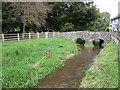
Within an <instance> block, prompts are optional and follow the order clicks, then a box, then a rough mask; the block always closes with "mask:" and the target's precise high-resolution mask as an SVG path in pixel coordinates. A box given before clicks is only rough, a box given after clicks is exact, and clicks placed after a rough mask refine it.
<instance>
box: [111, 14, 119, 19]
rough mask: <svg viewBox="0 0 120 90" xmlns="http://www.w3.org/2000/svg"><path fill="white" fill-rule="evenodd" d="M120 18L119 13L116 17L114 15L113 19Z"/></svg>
mask: <svg viewBox="0 0 120 90" xmlns="http://www.w3.org/2000/svg"><path fill="white" fill-rule="evenodd" d="M118 18H120V14H118V15H117V16H116V17H114V18H113V19H112V20H115V19H118Z"/></svg>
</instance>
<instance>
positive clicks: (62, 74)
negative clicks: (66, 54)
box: [38, 47, 100, 88]
mask: <svg viewBox="0 0 120 90" xmlns="http://www.w3.org/2000/svg"><path fill="white" fill-rule="evenodd" d="M99 51H100V47H94V48H85V47H84V48H83V50H82V53H81V54H78V55H76V56H74V57H73V58H72V59H71V60H69V61H68V62H67V63H66V64H65V66H64V67H63V68H62V69H61V70H58V71H57V72H55V73H53V74H51V75H48V76H47V77H46V78H45V79H44V80H43V81H42V82H41V83H40V85H39V86H38V87H39V88H77V87H79V85H80V82H81V79H82V78H83V77H84V75H85V71H86V70H88V69H89V68H90V66H91V65H93V63H94V62H95V60H96V59H97V56H98V54H99Z"/></svg>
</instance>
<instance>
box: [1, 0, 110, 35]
mask: <svg viewBox="0 0 120 90" xmlns="http://www.w3.org/2000/svg"><path fill="white" fill-rule="evenodd" d="M86 1H87V3H84V2H49V3H48V2H46V3H43V2H36V3H35V2H3V5H2V9H3V10H2V15H3V32H4V33H10V32H14V31H15V30H14V29H15V28H16V27H19V28H20V32H25V31H26V32H31V31H32V32H42V31H50V32H51V31H61V32H62V31H63V32H66V31H85V30H89V31H94V30H96V29H103V30H105V28H106V27H108V25H109V22H110V14H109V13H108V12H103V13H100V11H99V9H97V8H96V6H95V5H94V4H93V2H90V1H88V0H86Z"/></svg>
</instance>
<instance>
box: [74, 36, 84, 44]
mask: <svg viewBox="0 0 120 90" xmlns="http://www.w3.org/2000/svg"><path fill="white" fill-rule="evenodd" d="M76 43H78V44H82V45H84V44H85V40H84V39H82V38H77V40H76Z"/></svg>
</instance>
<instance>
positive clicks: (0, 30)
mask: <svg viewBox="0 0 120 90" xmlns="http://www.w3.org/2000/svg"><path fill="white" fill-rule="evenodd" d="M0 34H2V24H1V23H0Z"/></svg>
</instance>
